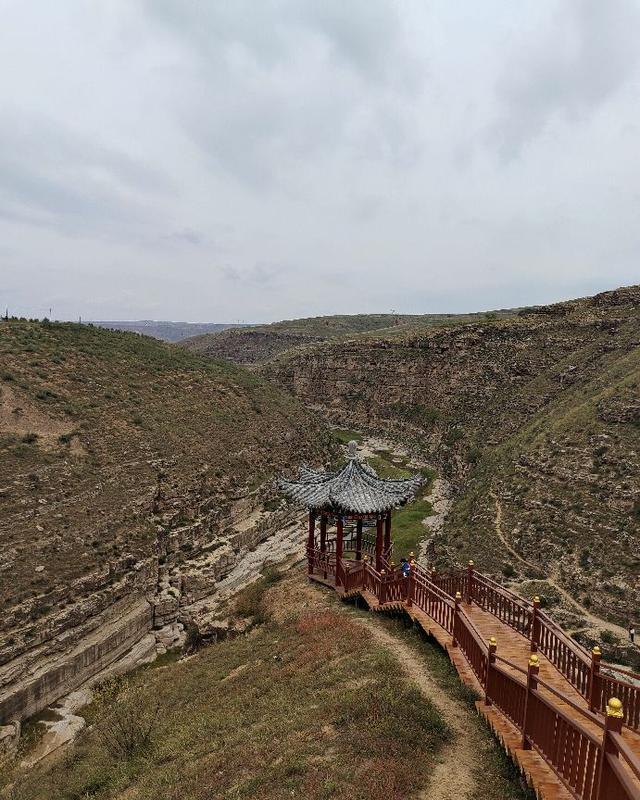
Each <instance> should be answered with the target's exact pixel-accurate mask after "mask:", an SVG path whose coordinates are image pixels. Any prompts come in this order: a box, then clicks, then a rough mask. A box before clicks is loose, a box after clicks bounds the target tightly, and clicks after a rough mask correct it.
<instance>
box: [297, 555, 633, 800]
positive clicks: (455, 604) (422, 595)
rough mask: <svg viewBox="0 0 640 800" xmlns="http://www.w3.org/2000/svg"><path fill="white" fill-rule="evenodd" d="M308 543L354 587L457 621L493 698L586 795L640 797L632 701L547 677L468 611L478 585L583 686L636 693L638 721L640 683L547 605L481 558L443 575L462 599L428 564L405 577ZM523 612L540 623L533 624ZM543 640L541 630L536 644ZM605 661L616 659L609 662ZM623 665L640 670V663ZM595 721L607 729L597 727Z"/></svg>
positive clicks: (457, 639) (490, 604)
mask: <svg viewBox="0 0 640 800" xmlns="http://www.w3.org/2000/svg"><path fill="white" fill-rule="evenodd" d="M307 553H308V558H309V561H310V563H311V565H312V566H315V565H317V566H318V567H319V568H320V569H321V570H325V571H326V570H327V569H329V570H330V571H332V572H333V573H336V572H338V570H342V575H343V578H344V581H343V589H344V590H345V591H347V590H349V591H351V590H352V589H353V588H354V587H355V588H361V589H367V590H368V591H370V592H372V593H373V594H374V595H375V596H376V597H377V599H378V602H379V603H380V604H384V603H385V602H387V601H392V602H394V603H397V602H398V601H400V602H406V604H407V606H408V607H409V606H411V605H412V604H415V605H416V606H417V607H418V608H419V609H421V611H423V612H424V613H425V614H427V615H428V616H430V617H431V618H432V619H434V620H435V621H436V622H437V623H438V624H439V625H441V626H442V627H443V628H444V629H445V630H446V631H448V632H449V634H451V636H452V645H453V646H454V647H457V648H459V650H460V652H461V653H462V655H463V656H464V658H465V659H466V661H467V662H468V664H469V666H470V668H471V669H472V670H473V672H474V673H475V675H476V677H477V679H478V681H479V683H480V685H481V686H482V687H483V689H484V693H485V702H486V703H487V704H493V705H495V706H496V708H497V709H498V710H499V711H500V713H502V714H504V715H505V717H507V718H508V719H509V720H511V722H512V723H513V724H514V725H515V726H516V728H517V729H518V730H519V731H520V732H521V734H522V746H523V747H524V748H525V749H526V748H534V749H535V750H536V752H537V753H538V754H539V755H540V756H541V757H542V758H543V759H544V760H545V761H546V762H547V763H548V764H549V765H550V767H551V768H552V769H553V770H554V772H555V773H556V775H557V776H558V778H559V779H560V780H561V781H562V782H563V783H564V785H565V786H566V787H567V789H568V790H569V791H570V792H571V793H572V794H573V795H574V796H575V797H576V798H578V800H640V758H638V756H637V755H636V754H635V753H634V751H633V750H632V749H631V747H630V746H629V743H628V741H626V740H625V738H624V737H623V736H622V735H621V731H622V723H623V719H622V713H623V712H622V710H619V712H618V713H614V712H615V711H616V708H617V709H622V707H623V704H622V703H618V704H617V706H614V705H613V701H611V703H610V705H611V708H609V707H607V716H606V717H603V716H602V714H601V713H599V714H598V713H595V711H594V710H590V709H587V708H585V707H582V706H581V705H579V703H578V702H576V700H575V699H574V698H573V697H570V696H568V695H567V694H565V693H564V692H563V691H561V690H560V689H557V688H555V687H554V686H552V685H550V684H549V683H547V682H546V681H544V680H543V679H541V678H540V676H539V661H538V657H537V655H535V653H534V654H533V655H532V656H531V658H530V660H529V669H528V670H525V669H523V668H522V667H520V666H519V665H518V664H515V663H513V662H512V661H510V660H509V659H507V658H504V657H503V656H501V655H498V654H497V653H496V644H495V640H493V641H492V643H488V642H487V641H485V638H484V636H483V634H482V633H481V631H480V630H479V629H478V627H477V626H476V624H475V622H474V621H473V620H472V619H471V618H470V616H469V615H468V614H467V613H466V611H465V603H469V602H471V603H473V602H474V601H475V600H474V594H475V598H478V597H479V595H482V597H481V599H482V601H483V602H484V603H485V605H486V607H487V611H488V612H489V613H494V614H495V615H496V616H497V618H498V619H500V620H501V622H502V624H503V625H508V626H510V627H512V628H513V629H514V630H516V631H518V632H519V633H521V634H522V635H524V636H527V634H528V636H529V638H531V636H532V635H534V633H535V635H536V636H538V635H539V638H540V641H539V642H535V643H536V644H537V645H538V647H539V648H540V649H541V651H542V652H544V651H545V650H547V651H548V655H547V658H548V659H549V661H550V663H552V664H554V665H555V666H556V668H557V669H559V670H560V672H561V674H562V675H563V676H564V677H565V678H566V679H567V681H568V682H569V683H570V684H571V685H573V686H574V688H576V689H577V690H578V691H579V692H580V693H581V694H583V696H584V694H585V692H586V693H587V694H589V696H591V693H592V688H593V687H592V686H591V684H592V683H593V682H594V681H598V683H597V684H596V685H597V688H598V695H597V703H596V705H597V707H598V708H599V710H600V711H602V708H601V706H602V704H603V702H604V701H605V698H611V696H612V692H613V691H617V689H620V688H622V689H625V691H626V695H625V694H624V693H621V695H620V696H621V697H622V698H623V699H624V700H625V704H626V702H627V701H628V700H629V699H631V706H630V707H631V711H628V710H627V709H625V714H626V717H625V718H626V719H627V724H629V720H631V722H632V723H633V721H634V720H637V717H638V709H639V708H640V705H639V704H638V703H639V700H638V698H640V689H638V687H636V686H634V685H633V684H631V683H628V682H626V681H623V680H619V679H617V678H614V677H612V676H610V675H609V674H607V673H606V672H604V673H602V672H600V671H599V670H598V669H597V668H594V663H595V664H596V665H598V664H599V661H596V662H594V661H593V660H592V658H591V654H589V653H588V652H587V651H586V650H585V649H584V648H582V647H581V646H580V645H578V643H577V642H574V640H572V639H571V638H570V637H569V636H568V635H567V634H566V633H565V632H564V631H563V630H562V628H560V627H559V626H558V625H557V623H555V622H554V621H553V620H552V619H551V618H550V617H548V615H546V614H544V613H542V612H540V611H539V609H538V607H537V605H534V604H528V602H527V601H525V600H523V599H522V598H519V597H518V596H517V595H515V594H514V593H513V592H511V591H509V590H504V587H501V586H500V585H499V584H497V583H496V582H495V581H493V580H491V579H488V578H485V576H482V575H478V574H477V573H475V572H474V571H473V569H472V566H473V565H472V564H470V569H469V570H468V572H467V574H466V575H458V576H455V575H454V576H446V577H444V578H443V577H442V576H439V577H440V580H441V581H443V582H444V583H445V585H446V586H447V589H451V588H455V587H459V588H456V591H459V592H460V593H461V594H463V593H464V597H465V602H463V601H462V598H461V596H460V595H458V596H457V597H456V598H455V599H454V598H453V597H452V596H451V595H450V594H449V593H448V591H446V590H445V589H443V588H442V587H441V586H439V585H438V584H437V583H436V582H434V580H433V579H432V575H431V573H429V572H428V571H427V570H425V569H424V568H423V567H421V566H420V565H414V566H413V567H412V569H411V572H410V575H409V577H405V576H404V575H403V573H401V572H400V571H399V570H392V571H390V572H387V571H386V569H387V567H388V564H387V565H386V567H385V570H383V571H382V572H378V571H377V570H376V569H375V567H374V566H373V565H372V564H370V563H368V562H366V561H355V562H354V561H347V560H342V561H341V562H340V564H337V563H336V559H335V556H334V555H333V554H329V553H326V552H325V553H321V552H320V551H319V550H317V549H315V548H309V549H308V551H307ZM385 563H386V562H385ZM437 579H438V578H436V580H437ZM474 589H476V591H475V593H474ZM478 590H480V591H478ZM503 591H504V595H503V597H504V600H503V601H500V600H497V599H496V593H502V592H503ZM485 592H488V593H490V594H487V593H485ZM482 593H485V594H482ZM514 609H515V610H514ZM521 614H524V615H525V617H524V619H525V620H528V621H529V622H531V621H533V622H535V625H529V626H528V628H523V621H522V620H523V617H522V616H521ZM534 629H535V631H534ZM533 645H534V642H533V640H532V649H533ZM601 667H602V669H604V670H606V669H609V667H608V665H605V664H602V665H601ZM587 668H588V669H589V673H588V675H587V673H586V672H585V670H587ZM616 671H617V672H618V673H619V674H624V675H628V676H629V677H631V678H634V677H636V676H635V673H632V672H627V671H625V670H616ZM585 675H587V677H588V679H589V680H588V681H585ZM638 677H639V678H640V676H638ZM576 682H577V685H576ZM576 715H577V716H576ZM612 720H613V721H612ZM633 724H635V723H633ZM593 726H595V730H596V731H597V733H594V732H593Z"/></svg>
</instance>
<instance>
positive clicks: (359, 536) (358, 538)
mask: <svg viewBox="0 0 640 800" xmlns="http://www.w3.org/2000/svg"><path fill="white" fill-rule="evenodd" d="M361 560H362V520H361V519H359V520H357V521H356V561H361Z"/></svg>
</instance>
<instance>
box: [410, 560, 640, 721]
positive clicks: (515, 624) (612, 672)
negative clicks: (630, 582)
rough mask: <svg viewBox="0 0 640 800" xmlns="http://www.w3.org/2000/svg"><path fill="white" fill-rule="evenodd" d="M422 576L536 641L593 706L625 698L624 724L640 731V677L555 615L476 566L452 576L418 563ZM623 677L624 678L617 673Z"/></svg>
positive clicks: (535, 647) (533, 644) (599, 707)
mask: <svg viewBox="0 0 640 800" xmlns="http://www.w3.org/2000/svg"><path fill="white" fill-rule="evenodd" d="M416 575H422V576H423V577H424V578H425V579H427V580H430V581H432V582H433V583H434V584H435V585H437V586H438V587H440V588H441V589H442V590H443V591H444V592H446V593H447V594H448V595H449V596H450V597H454V596H455V594H456V592H460V594H461V595H462V597H463V598H465V599H466V600H467V601H468V602H474V603H476V604H477V605H478V606H479V607H480V608H482V609H483V610H485V611H487V612H489V613H490V614H492V615H493V616H495V617H496V618H497V619H499V620H500V621H501V622H503V623H504V624H506V625H508V626H509V627H511V628H513V629H514V630H516V631H518V633H520V634H521V635H522V636H524V637H525V638H527V639H529V640H530V642H531V649H532V651H534V652H535V651H538V650H539V651H540V652H541V653H542V654H543V655H544V656H546V658H547V659H548V660H549V661H550V662H551V663H552V664H553V665H554V666H555V667H556V669H557V670H558V671H559V672H560V673H561V674H562V675H563V676H564V677H565V678H566V679H567V680H568V681H569V683H570V684H571V685H572V686H573V687H574V689H576V690H577V691H578V692H579V693H580V694H581V695H582V696H583V697H584V698H585V700H587V702H588V703H589V707H590V708H591V710H593V711H595V710H598V711H601V712H603V713H604V712H605V711H606V708H607V700H608V698H610V697H618V698H620V699H621V700H622V701H623V707H624V723H625V725H627V726H628V727H629V728H632V729H633V730H636V731H640V675H639V674H637V673H634V672H630V671H627V670H623V669H621V668H619V667H616V666H614V665H610V664H604V663H602V664H601V663H600V657H599V654H598V653H597V652H595V653H591V652H589V651H588V650H587V649H586V648H584V647H583V646H582V645H580V644H579V643H578V642H576V641H575V640H574V639H572V638H571V637H570V636H569V635H568V634H567V633H565V631H564V630H563V629H562V628H561V627H560V626H559V625H558V624H557V623H556V622H555V621H554V620H553V619H551V617H550V616H549V615H548V614H546V613H545V612H544V611H542V610H541V609H540V608H539V603H538V602H530V601H529V600H525V599H524V598H523V597H520V596H519V595H517V594H516V593H515V592H512V591H511V590H510V589H507V588H506V587H505V586H501V585H500V584H499V583H498V582H497V581H494V580H492V579H491V578H489V577H487V576H485V575H482V574H481V573H478V572H477V571H475V570H474V569H473V568H472V565H471V567H470V568H469V569H467V570H466V571H464V572H460V573H455V574H452V575H434V574H433V573H430V572H428V571H427V570H425V569H424V568H423V567H419V566H418V565H416ZM618 675H620V676H622V677H617V676H618Z"/></svg>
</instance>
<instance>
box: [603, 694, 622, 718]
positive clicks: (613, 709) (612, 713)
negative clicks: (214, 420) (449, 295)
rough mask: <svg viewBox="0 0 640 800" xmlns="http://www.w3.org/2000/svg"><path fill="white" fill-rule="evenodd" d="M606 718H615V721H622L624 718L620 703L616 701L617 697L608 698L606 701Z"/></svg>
mask: <svg viewBox="0 0 640 800" xmlns="http://www.w3.org/2000/svg"><path fill="white" fill-rule="evenodd" d="M607 716H608V717H615V718H616V719H622V718H623V717H624V711H623V710H622V701H621V700H618V698H617V697H610V698H609V700H608V701H607Z"/></svg>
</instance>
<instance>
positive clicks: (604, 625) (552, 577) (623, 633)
mask: <svg viewBox="0 0 640 800" xmlns="http://www.w3.org/2000/svg"><path fill="white" fill-rule="evenodd" d="M491 497H492V498H493V500H494V501H495V504H496V515H495V532H496V536H497V537H498V539H499V540H500V542H501V543H502V545H503V546H504V548H505V550H507V552H508V553H509V554H510V555H512V556H513V557H514V558H516V559H517V560H518V561H519V562H520V563H521V564H524V565H525V566H527V567H529V568H530V569H532V570H534V571H535V572H537V573H539V572H540V566H539V565H536V564H533V563H532V562H531V561H527V559H526V558H523V557H522V556H521V555H520V554H519V553H517V552H516V551H515V550H514V549H513V547H511V545H510V544H509V542H508V541H507V538H506V536H505V535H504V533H503V532H502V503H501V502H500V498H499V497H498V496H497V495H496V494H495V493H494V492H492V493H491ZM551 569H552V570H553V571H552V572H550V573H548V574H547V575H546V576H545V578H544V580H545V581H546V582H547V583H548V584H549V585H550V586H553V588H554V589H555V590H556V591H557V592H558V594H560V595H561V596H562V597H563V598H564V599H565V600H566V601H567V603H569V605H570V606H573V607H574V608H576V609H578V611H579V612H580V613H581V614H582V616H583V617H584V618H585V619H586V620H587V621H588V622H589V624H590V625H591V627H592V628H593V629H594V630H596V631H598V633H601V632H602V631H603V630H610V631H613V632H614V633H617V634H618V636H619V637H620V638H621V639H622V640H623V641H624V640H626V639H627V635H628V634H627V629H626V628H623V627H622V626H621V625H616V623H615V622H606V621H605V620H603V619H600V617H596V616H594V615H593V614H592V613H591V612H590V611H589V610H588V609H587V608H585V607H584V606H583V605H582V604H581V603H579V602H578V601H577V600H576V599H575V597H572V596H571V595H570V594H569V592H567V590H566V589H564V588H563V587H562V586H561V585H560V584H559V583H558V580H557V578H558V572H559V569H558V566H557V565H551Z"/></svg>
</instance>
